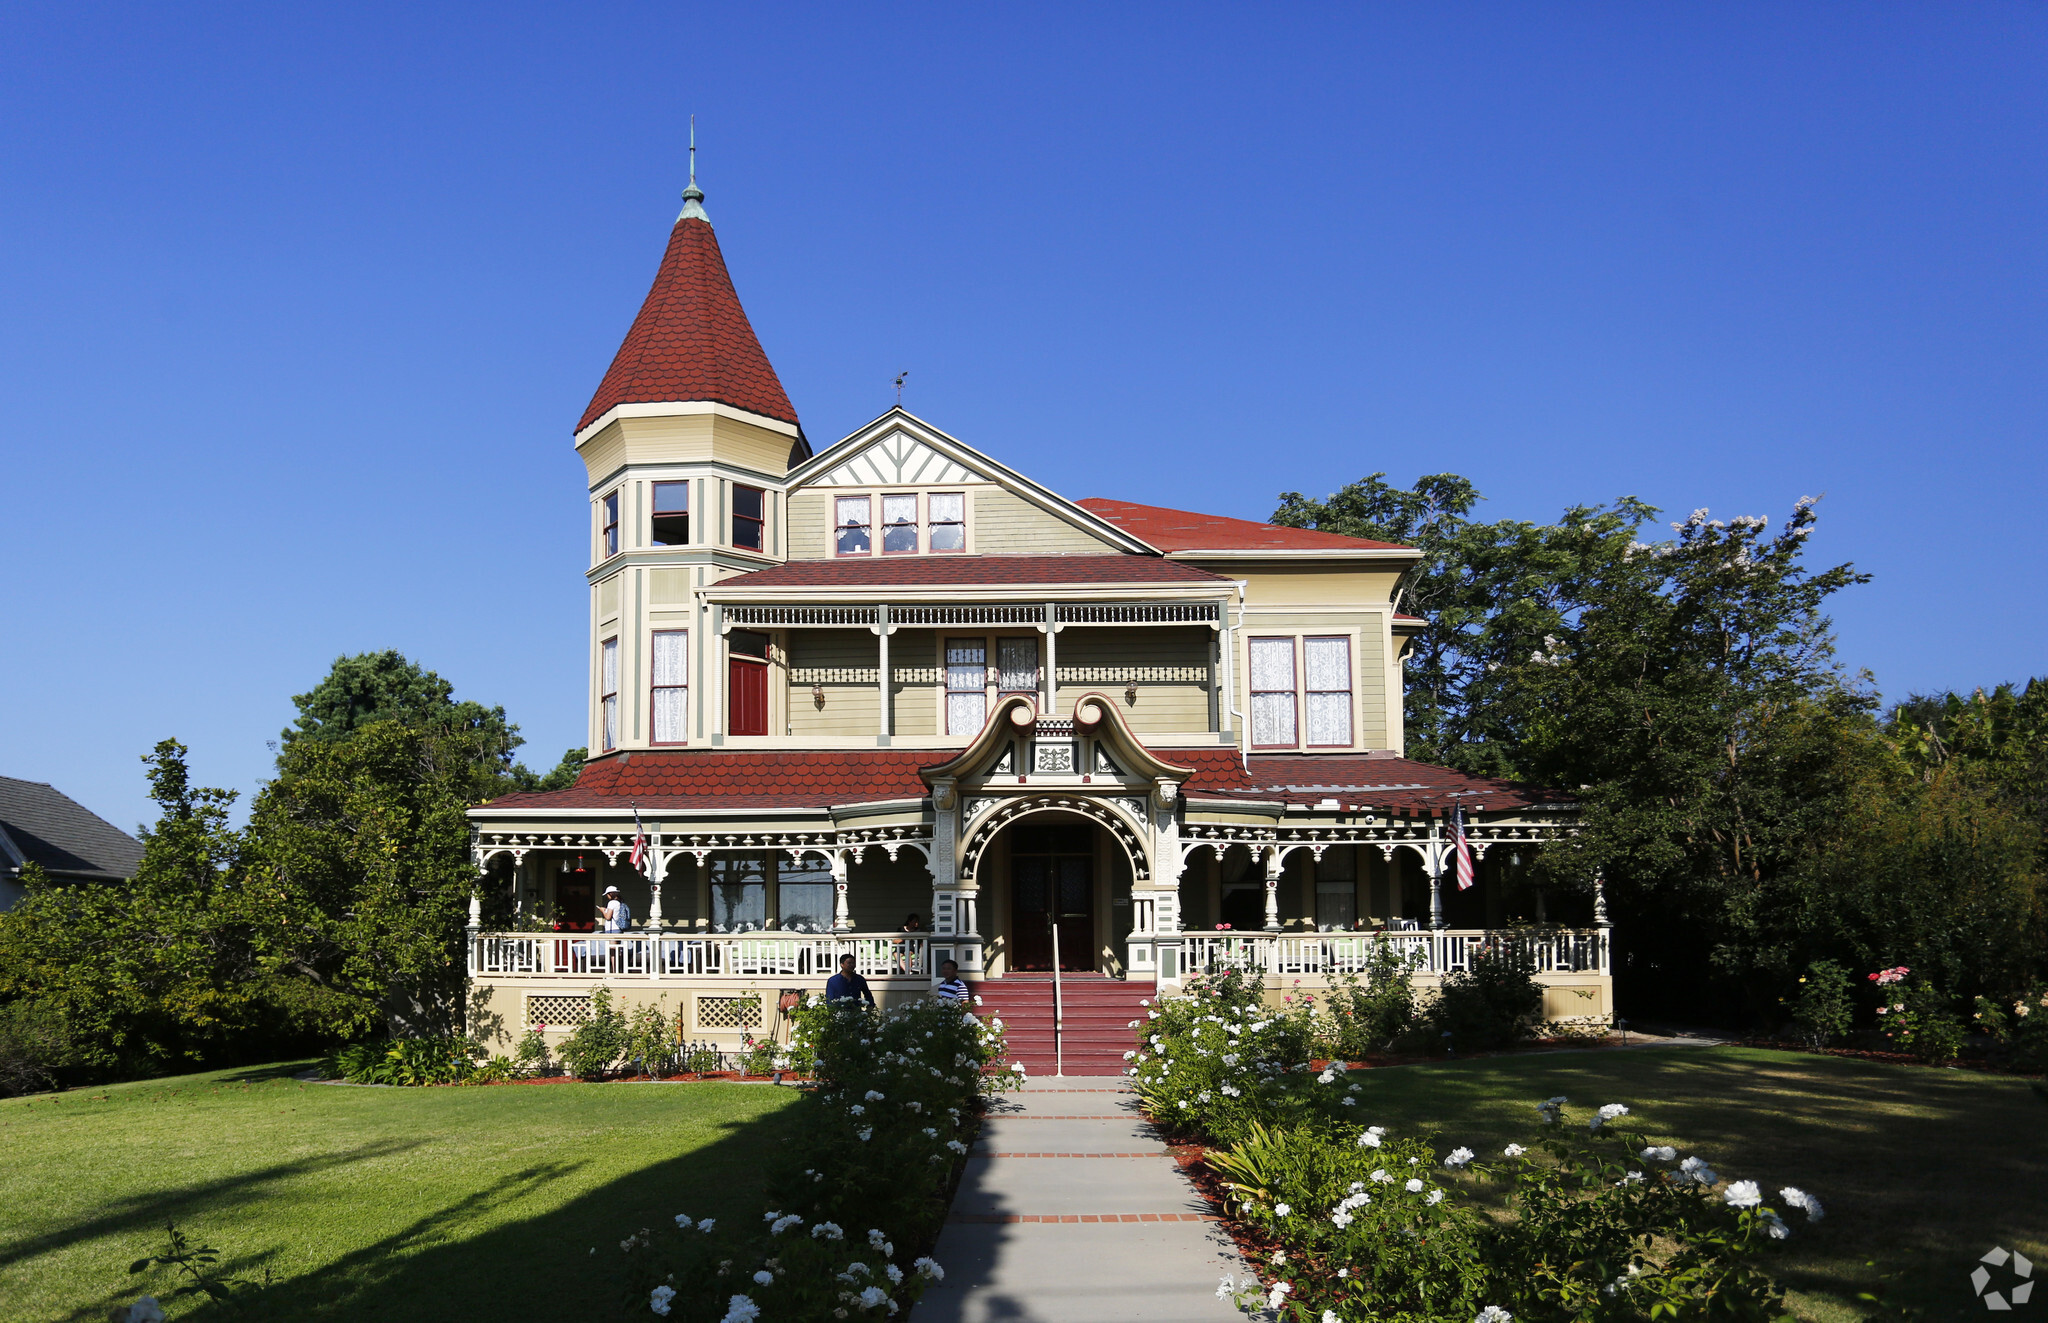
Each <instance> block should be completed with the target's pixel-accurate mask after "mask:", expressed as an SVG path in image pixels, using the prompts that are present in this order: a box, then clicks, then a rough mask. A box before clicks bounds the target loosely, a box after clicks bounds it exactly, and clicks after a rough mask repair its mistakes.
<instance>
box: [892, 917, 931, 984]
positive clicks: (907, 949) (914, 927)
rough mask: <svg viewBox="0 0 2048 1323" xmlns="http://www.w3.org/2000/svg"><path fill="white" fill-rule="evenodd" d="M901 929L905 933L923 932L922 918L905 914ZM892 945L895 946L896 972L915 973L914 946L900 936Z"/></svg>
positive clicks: (915, 956)
mask: <svg viewBox="0 0 2048 1323" xmlns="http://www.w3.org/2000/svg"><path fill="white" fill-rule="evenodd" d="M903 931H904V932H907V933H921V932H923V931H924V920H923V919H920V918H919V917H918V916H917V915H915V914H908V915H905V916H904V919H903ZM894 945H895V948H896V972H897V973H899V974H915V973H916V972H917V969H916V965H917V950H916V948H914V947H913V946H911V944H910V942H909V941H908V940H907V939H905V938H902V937H899V938H897V939H896V941H895V943H894Z"/></svg>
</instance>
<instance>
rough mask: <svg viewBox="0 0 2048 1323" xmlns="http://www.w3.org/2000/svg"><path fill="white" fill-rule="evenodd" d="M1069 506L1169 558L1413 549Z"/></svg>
mask: <svg viewBox="0 0 2048 1323" xmlns="http://www.w3.org/2000/svg"><path fill="white" fill-rule="evenodd" d="M1074 504H1076V505H1078V506H1080V507H1081V508H1082V509H1084V510H1090V511H1093V512H1094V513H1095V514H1098V515H1100V516H1101V517H1102V518H1104V519H1107V520H1108V521H1109V522H1110V523H1112V524H1115V525H1116V526H1117V527H1119V528H1121V529H1123V530H1124V531H1125V532H1128V533H1130V534H1132V535H1133V536H1136V537H1141V538H1143V539H1144V540H1145V541H1147V542H1149V543H1151V544H1152V545H1153V546H1155V547H1157V548H1159V549H1160V550H1161V551H1163V552H1166V553H1167V554H1168V555H1172V554H1174V553H1176V552H1191V551H1239V552H1243V551H1276V552H1288V551H1408V550H1413V548H1409V547H1404V546H1402V545H1401V544H1400V543H1398V542H1374V541H1373V540H1371V539H1370V538H1362V537H1344V536H1342V535H1341V534H1337V533H1323V532H1318V531H1317V530H1315V529H1313V528H1284V527H1282V526H1281V525H1279V524H1261V523H1256V522H1254V521H1253V520H1250V519H1231V518H1227V517H1226V516H1223V515H1211V514H1196V513H1195V512H1194V511H1192V510H1170V509H1168V508H1167V507H1165V506H1163V505H1139V504H1137V503H1136V502H1135V501H1112V500H1109V499H1107V498H1106V497H1101V496H1089V497H1085V498H1083V499H1082V500H1079V501H1076V502H1074Z"/></svg>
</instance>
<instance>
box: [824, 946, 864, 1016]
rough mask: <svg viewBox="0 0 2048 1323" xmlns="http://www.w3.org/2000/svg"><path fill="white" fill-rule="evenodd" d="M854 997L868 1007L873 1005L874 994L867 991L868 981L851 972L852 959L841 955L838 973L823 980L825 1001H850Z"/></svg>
mask: <svg viewBox="0 0 2048 1323" xmlns="http://www.w3.org/2000/svg"><path fill="white" fill-rule="evenodd" d="M856 997H857V998H859V999H860V1000H862V1001H864V1002H866V1003H867V1004H868V1005H870V1006H873V1005H874V1004H875V994H874V993H872V992H870V991H868V981H867V980H866V979H864V978H862V977H861V976H860V975H859V974H856V973H854V972H853V957H852V956H850V955H843V956H841V957H839V972H838V973H837V974H834V975H833V976H832V977H831V978H828V979H826V980H825V1000H826V1001H838V1000H840V999H841V998H844V999H846V1000H847V1001H852V1000H853V999H854V998H856Z"/></svg>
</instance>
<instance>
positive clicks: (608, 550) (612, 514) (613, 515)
mask: <svg viewBox="0 0 2048 1323" xmlns="http://www.w3.org/2000/svg"><path fill="white" fill-rule="evenodd" d="M601 508H602V509H603V511H604V527H603V529H602V531H601V532H600V533H599V536H598V545H600V546H602V547H603V548H604V554H605V555H606V556H616V555H618V554H619V494H618V493H617V492H612V493H610V494H608V495H607V496H606V497H605V498H604V503H603V506H602V507H601Z"/></svg>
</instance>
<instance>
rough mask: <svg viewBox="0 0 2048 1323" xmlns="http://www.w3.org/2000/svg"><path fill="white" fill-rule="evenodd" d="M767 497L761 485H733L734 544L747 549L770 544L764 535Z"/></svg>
mask: <svg viewBox="0 0 2048 1323" xmlns="http://www.w3.org/2000/svg"><path fill="white" fill-rule="evenodd" d="M765 505H766V498H765V497H764V496H763V494H762V491H761V489H760V488H759V487H742V486H740V485H739V484H738V483H734V484H733V487H732V544H733V545H734V546H735V547H740V548H743V549H745V550H747V551H759V550H761V548H763V547H765V546H766V545H768V543H767V539H766V538H765V537H764V536H763V535H762V529H763V526H764V524H765V522H766V521H765V519H764V518H763V510H764V507H765Z"/></svg>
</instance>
